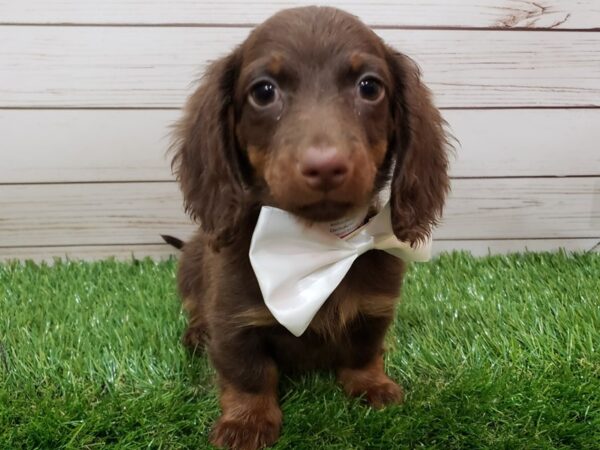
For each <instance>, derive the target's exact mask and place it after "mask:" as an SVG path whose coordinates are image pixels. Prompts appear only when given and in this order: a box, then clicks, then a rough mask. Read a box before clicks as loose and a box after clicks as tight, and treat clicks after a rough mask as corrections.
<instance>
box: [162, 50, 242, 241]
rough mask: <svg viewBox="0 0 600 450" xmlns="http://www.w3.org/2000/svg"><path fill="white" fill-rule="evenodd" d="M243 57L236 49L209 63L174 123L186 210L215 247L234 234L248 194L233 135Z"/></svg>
mask: <svg viewBox="0 0 600 450" xmlns="http://www.w3.org/2000/svg"><path fill="white" fill-rule="evenodd" d="M240 60H241V55H240V51H239V49H238V50H235V51H234V52H233V53H231V54H230V55H228V56H227V57H225V58H222V59H220V60H218V61H215V62H214V63H212V64H211V65H210V66H209V68H208V69H207V71H206V73H205V75H204V77H203V78H202V80H201V83H200V87H199V88H198V89H197V90H196V91H195V92H194V93H193V94H192V95H191V96H190V98H189V99H188V101H187V104H186V106H185V108H184V114H183V117H182V118H181V120H180V121H179V122H178V123H177V124H176V125H175V131H174V134H173V135H174V138H173V143H172V145H171V150H172V151H173V152H174V156H173V161H172V163H171V167H172V170H173V173H174V174H175V175H176V176H177V179H178V181H179V183H180V187H181V191H182V193H183V197H184V206H185V211H186V212H187V213H188V214H189V215H190V216H191V218H192V219H193V220H198V221H199V222H200V226H201V227H202V229H203V230H204V231H205V232H206V233H207V234H208V235H209V237H210V238H211V240H212V242H213V244H214V245H216V246H217V247H219V246H220V245H222V244H225V243H227V242H229V241H230V240H231V238H232V237H233V235H234V233H235V229H236V226H237V225H238V223H239V220H240V219H241V215H242V211H243V204H244V196H245V192H244V186H243V180H242V174H241V170H240V161H239V153H238V150H237V144H236V139H235V135H234V130H235V111H234V104H233V101H234V100H233V99H234V90H235V84H236V80H237V78H238V74H239V70H240V65H241V61H240Z"/></svg>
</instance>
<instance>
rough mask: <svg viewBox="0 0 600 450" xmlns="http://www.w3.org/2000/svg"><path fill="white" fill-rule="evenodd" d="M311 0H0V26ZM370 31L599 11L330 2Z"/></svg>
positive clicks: (208, 17) (213, 15)
mask: <svg viewBox="0 0 600 450" xmlns="http://www.w3.org/2000/svg"><path fill="white" fill-rule="evenodd" d="M311 4H314V1H312V0H302V1H298V0H296V1H290V0H273V1H264V2H253V3H252V4H251V6H250V5H249V4H248V3H247V2H244V1H241V0H227V1H217V0H203V1H193V2H190V1H188V0H174V1H170V2H169V3H168V6H167V5H166V4H165V3H164V2H162V1H159V0H150V1H144V2H140V1H139V0H119V1H102V2H98V1H96V0H54V1H52V2H48V1H47V0H21V1H18V2H17V1H14V0H0V17H1V18H2V22H3V23H40V24H50V23H54V24H60V23H75V24H86V23H92V24H250V23H252V24H254V23H259V22H262V21H263V20H264V19H266V18H267V17H269V16H270V15H271V14H273V13H275V12H276V11H278V10H280V9H284V8H289V7H294V6H302V5H311ZM327 4H328V5H330V6H337V7H339V8H343V9H345V10H347V11H349V12H351V13H353V14H356V15H358V16H359V17H361V18H362V19H363V20H364V21H365V22H367V23H369V24H371V25H376V26H402V27H461V28H463V27H467V28H468V27H501V28H515V27H527V28H558V29H561V28H567V29H592V28H597V27H598V23H599V20H598V17H599V15H600V5H599V4H598V2H597V1H595V0H578V1H577V2H574V1H571V2H568V1H564V0H563V1H561V0H545V1H541V0H540V1H537V2H535V1H523V0H458V1H456V0H455V1H452V2H448V1H445V0H429V1H427V2H422V1H419V0H401V1H393V0H387V1H385V0H382V1H378V2H377V3H376V4H373V2H365V1H363V0H330V1H328V2H327Z"/></svg>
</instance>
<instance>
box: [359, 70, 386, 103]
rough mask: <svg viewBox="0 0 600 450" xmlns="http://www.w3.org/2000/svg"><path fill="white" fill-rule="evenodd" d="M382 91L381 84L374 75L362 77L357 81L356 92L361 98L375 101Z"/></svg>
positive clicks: (381, 94)
mask: <svg viewBox="0 0 600 450" xmlns="http://www.w3.org/2000/svg"><path fill="white" fill-rule="evenodd" d="M383 93H384V89H383V85H382V84H381V81H379V80H378V79H377V78H375V77H370V76H367V77H364V78H362V79H361V80H360V81H359V82H358V94H359V95H360V97H361V98H362V99H363V100H366V101H368V102H376V101H377V100H379V99H380V98H381V97H382V96H383Z"/></svg>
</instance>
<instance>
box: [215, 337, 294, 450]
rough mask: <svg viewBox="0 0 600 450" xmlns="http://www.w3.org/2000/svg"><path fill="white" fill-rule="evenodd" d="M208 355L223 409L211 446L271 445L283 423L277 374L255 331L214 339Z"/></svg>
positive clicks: (245, 449) (242, 449)
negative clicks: (215, 372) (215, 375)
mask: <svg viewBox="0 0 600 450" xmlns="http://www.w3.org/2000/svg"><path fill="white" fill-rule="evenodd" d="M209 354H210V356H211V358H212V360H213V363H214V365H215V367H216V369H217V372H218V375H219V383H220V388H221V393H220V403H221V408H222V415H221V417H220V418H219V420H218V421H217V423H216V425H215V427H214V428H213V431H212V435H211V442H212V443H213V444H214V445H215V446H217V447H224V448H230V449H235V450H255V449H259V448H263V447H266V446H269V445H272V444H274V443H275V442H276V441H277V438H278V437H279V432H280V429H281V421H282V415H281V409H280V408H279V404H278V399H277V381H278V371H277V366H276V365H275V362H274V361H273V360H272V359H271V358H270V357H269V356H268V355H267V354H266V353H265V351H264V348H263V344H262V340H261V338H260V336H259V335H258V333H257V332H256V330H253V329H246V330H241V331H240V330H236V331H235V332H229V333H226V334H225V335H217V336H215V338H214V339H212V342H211V344H210V346H209Z"/></svg>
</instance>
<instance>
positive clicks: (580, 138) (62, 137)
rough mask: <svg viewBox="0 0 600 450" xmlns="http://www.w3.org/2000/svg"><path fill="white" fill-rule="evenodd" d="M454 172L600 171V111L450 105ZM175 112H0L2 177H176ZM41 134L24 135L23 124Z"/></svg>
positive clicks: (477, 174) (543, 173) (537, 173)
mask: <svg viewBox="0 0 600 450" xmlns="http://www.w3.org/2000/svg"><path fill="white" fill-rule="evenodd" d="M443 114H444V117H445V118H446V120H448V122H449V124H450V126H451V131H452V133H453V134H454V135H455V136H456V138H457V139H458V140H459V141H460V145H457V147H456V159H455V160H454V161H453V164H452V175H453V176H455V177H488V176H493V177H502V176H565V175H600V148H599V145H600V144H599V143H600V127H598V126H597V124H599V123H600V110H598V109H582V110H572V109H569V110H483V111H479V110H446V111H443ZM179 115H180V113H179V111H173V110H151V111H140V110H117V111H107V110H0V154H1V155H2V161H3V164H1V165H0V183H36V182H38V183H39V182H80V181H86V182H87V181H156V180H162V181H167V180H172V175H171V170H170V158H169V157H168V156H167V155H165V151H166V149H167V147H168V138H167V135H168V133H169V125H170V124H172V123H173V122H174V121H175V120H176V119H177V118H178V117H179ZM24 127H27V128H28V129H33V130H35V132H32V133H24V132H23V129H24Z"/></svg>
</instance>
